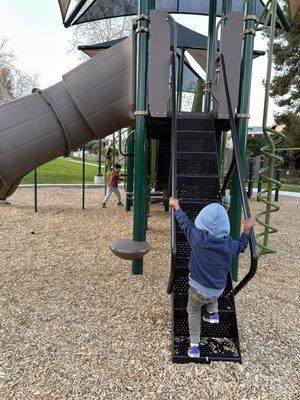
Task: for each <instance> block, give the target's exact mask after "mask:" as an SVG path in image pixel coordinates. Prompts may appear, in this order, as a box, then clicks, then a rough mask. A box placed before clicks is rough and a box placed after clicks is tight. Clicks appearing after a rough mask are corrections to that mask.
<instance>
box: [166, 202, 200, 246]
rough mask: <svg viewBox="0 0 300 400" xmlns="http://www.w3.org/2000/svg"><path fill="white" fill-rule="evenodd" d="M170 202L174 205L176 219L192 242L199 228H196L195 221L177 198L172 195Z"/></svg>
mask: <svg viewBox="0 0 300 400" xmlns="http://www.w3.org/2000/svg"><path fill="white" fill-rule="evenodd" d="M169 203H170V206H172V207H174V210H175V213H174V215H175V218H176V221H177V222H178V223H179V225H180V228H181V229H182V230H183V232H184V234H185V236H186V238H187V240H188V241H189V242H190V243H191V242H192V241H193V239H194V238H195V236H196V235H197V234H198V233H199V231H198V229H197V228H195V225H194V223H193V222H192V221H190V220H189V219H188V217H187V215H186V214H185V213H184V212H183V210H182V209H181V208H180V205H179V202H178V200H177V199H174V198H173V197H170V200H169Z"/></svg>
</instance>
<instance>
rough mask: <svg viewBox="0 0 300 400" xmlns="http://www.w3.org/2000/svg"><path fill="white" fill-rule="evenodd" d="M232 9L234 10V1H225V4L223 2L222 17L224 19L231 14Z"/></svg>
mask: <svg viewBox="0 0 300 400" xmlns="http://www.w3.org/2000/svg"><path fill="white" fill-rule="evenodd" d="M231 8H232V0H223V2H222V17H224V15H226V14H228V13H230V11H231ZM225 23H226V22H225Z"/></svg>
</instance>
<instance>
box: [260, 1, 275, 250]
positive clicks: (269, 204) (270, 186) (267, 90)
mask: <svg viewBox="0 0 300 400" xmlns="http://www.w3.org/2000/svg"><path fill="white" fill-rule="evenodd" d="M270 11H271V29H270V37H269V56H268V64H267V76H266V82H265V100H264V115H263V131H264V139H265V143H266V144H267V145H268V146H269V150H268V151H267V152H266V153H268V159H269V166H268V168H269V176H270V179H268V181H267V189H266V190H267V197H266V200H267V203H266V212H265V221H264V223H265V232H264V239H263V248H264V249H266V248H267V246H268V239H269V233H270V232H271V233H272V232H273V229H272V228H271V227H270V218H271V212H272V211H274V206H272V190H273V176H274V167H275V161H276V156H275V143H274V141H273V140H272V139H271V137H270V136H269V135H268V127H267V124H268V110H269V100H270V89H271V75H272V63H273V47H274V39H275V29H276V15H277V1H276V0H273V1H272V2H271V6H270Z"/></svg>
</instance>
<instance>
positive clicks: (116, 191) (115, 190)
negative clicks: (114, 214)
mask: <svg viewBox="0 0 300 400" xmlns="http://www.w3.org/2000/svg"><path fill="white" fill-rule="evenodd" d="M113 193H114V194H115V195H116V196H117V198H118V203H121V193H120V190H119V189H118V188H116V187H112V186H108V187H107V192H106V195H105V197H104V199H103V203H105V204H106V203H107V202H108V200H109V198H110V196H111V195H112V194H113Z"/></svg>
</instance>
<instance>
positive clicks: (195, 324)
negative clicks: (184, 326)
mask: <svg viewBox="0 0 300 400" xmlns="http://www.w3.org/2000/svg"><path fill="white" fill-rule="evenodd" d="M204 304H206V310H207V312H209V313H215V312H218V299H217V298H216V297H205V296H203V295H202V294H201V293H199V292H198V291H197V290H196V289H194V288H193V287H191V286H190V288H189V300H188V305H187V312H188V317H189V331H190V341H191V343H199V342H200V330H201V308H202V306H203V305H204Z"/></svg>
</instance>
